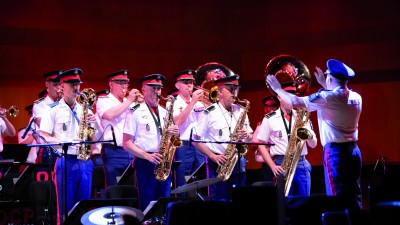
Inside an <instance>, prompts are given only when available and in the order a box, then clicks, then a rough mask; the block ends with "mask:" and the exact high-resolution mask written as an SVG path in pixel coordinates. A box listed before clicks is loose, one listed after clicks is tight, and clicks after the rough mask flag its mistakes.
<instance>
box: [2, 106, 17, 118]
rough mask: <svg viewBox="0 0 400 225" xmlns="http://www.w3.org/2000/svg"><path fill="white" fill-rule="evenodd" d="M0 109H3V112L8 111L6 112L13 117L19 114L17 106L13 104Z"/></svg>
mask: <svg viewBox="0 0 400 225" xmlns="http://www.w3.org/2000/svg"><path fill="white" fill-rule="evenodd" d="M0 111H3V112H4V113H7V112H8V114H9V115H10V116H11V117H13V118H15V117H17V116H18V114H19V108H18V107H17V106H15V105H12V106H10V108H8V109H4V108H0Z"/></svg>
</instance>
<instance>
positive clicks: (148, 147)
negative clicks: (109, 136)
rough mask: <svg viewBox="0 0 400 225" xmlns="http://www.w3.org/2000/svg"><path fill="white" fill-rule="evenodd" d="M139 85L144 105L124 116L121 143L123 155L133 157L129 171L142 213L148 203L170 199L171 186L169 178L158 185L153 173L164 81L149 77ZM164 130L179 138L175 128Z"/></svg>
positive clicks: (163, 115)
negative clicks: (133, 178)
mask: <svg viewBox="0 0 400 225" xmlns="http://www.w3.org/2000/svg"><path fill="white" fill-rule="evenodd" d="M140 81H141V83H142V93H143V96H144V102H142V103H140V104H139V105H138V106H137V107H136V108H135V111H130V112H128V113H127V117H126V119H125V126H124V131H123V139H122V143H123V147H124V149H125V151H127V152H129V153H131V154H133V155H134V156H135V158H134V161H133V167H134V169H135V172H136V178H137V182H136V183H137V188H138V194H139V207H140V209H141V210H142V211H144V210H145V209H146V207H147V205H148V204H149V203H150V202H151V201H153V200H158V199H159V198H160V197H169V196H170V193H171V183H172V182H171V174H169V176H168V178H167V179H166V180H164V181H159V180H157V179H156V175H155V173H154V172H155V168H156V166H157V165H159V164H160V163H161V162H162V160H163V157H164V156H163V155H161V154H160V153H159V151H160V147H161V146H160V143H161V141H162V137H161V134H162V133H163V132H162V129H163V128H164V124H165V121H164V120H165V118H166V116H167V110H166V109H165V108H163V107H162V106H160V105H159V100H160V96H161V89H162V87H163V82H164V81H165V77H164V76H163V75H161V74H151V75H147V76H145V77H143V78H142V79H141V80H140ZM167 129H168V132H169V133H171V134H173V135H179V129H178V126H177V125H172V126H169V127H168V128H167Z"/></svg>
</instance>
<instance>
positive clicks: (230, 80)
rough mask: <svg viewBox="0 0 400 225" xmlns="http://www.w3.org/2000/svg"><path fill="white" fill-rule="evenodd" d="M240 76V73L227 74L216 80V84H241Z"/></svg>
mask: <svg viewBox="0 0 400 225" xmlns="http://www.w3.org/2000/svg"><path fill="white" fill-rule="evenodd" d="M239 78H240V76H239V75H238V74H233V75H231V76H227V77H224V78H221V79H218V80H216V81H215V84H216V85H218V86H221V85H236V86H239Z"/></svg>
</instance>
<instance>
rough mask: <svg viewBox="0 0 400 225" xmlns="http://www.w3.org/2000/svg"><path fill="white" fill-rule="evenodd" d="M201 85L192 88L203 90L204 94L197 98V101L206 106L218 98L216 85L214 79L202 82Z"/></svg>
mask: <svg viewBox="0 0 400 225" xmlns="http://www.w3.org/2000/svg"><path fill="white" fill-rule="evenodd" d="M203 86H204V87H200V86H195V87H194V89H197V90H203V91H204V95H203V96H201V97H200V98H199V101H201V102H203V104H205V105H206V107H208V106H210V105H212V104H213V103H215V102H217V100H218V86H217V85H215V83H214V80H211V81H208V82H206V83H204V85H203Z"/></svg>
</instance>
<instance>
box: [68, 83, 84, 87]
mask: <svg viewBox="0 0 400 225" xmlns="http://www.w3.org/2000/svg"><path fill="white" fill-rule="evenodd" d="M67 84H69V86H71V87H76V86H79V85H81V83H80V82H74V83H67Z"/></svg>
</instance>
